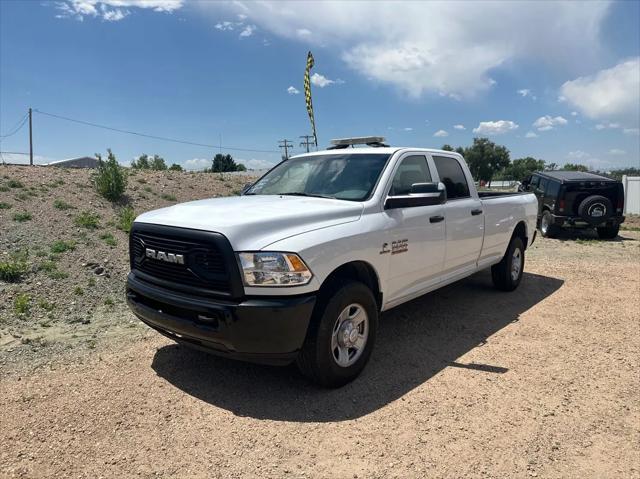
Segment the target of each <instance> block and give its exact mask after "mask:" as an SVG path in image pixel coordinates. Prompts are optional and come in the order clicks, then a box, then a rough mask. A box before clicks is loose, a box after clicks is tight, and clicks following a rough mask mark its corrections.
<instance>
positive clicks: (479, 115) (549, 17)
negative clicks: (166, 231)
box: [0, 0, 640, 170]
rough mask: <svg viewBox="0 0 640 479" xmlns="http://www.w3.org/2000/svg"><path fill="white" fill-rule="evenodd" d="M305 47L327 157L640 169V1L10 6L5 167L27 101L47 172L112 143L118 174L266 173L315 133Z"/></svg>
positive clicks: (109, 0) (2, 143)
mask: <svg viewBox="0 0 640 479" xmlns="http://www.w3.org/2000/svg"><path fill="white" fill-rule="evenodd" d="M309 50H311V51H312V52H313V55H314V58H315V66H314V68H313V69H312V70H311V73H312V78H311V79H312V86H311V88H312V95H313V102H314V110H315V120H316V125H317V134H318V143H319V146H320V147H324V146H327V145H328V144H329V141H330V139H332V138H341V137H349V136H364V135H379V136H384V137H385V138H386V139H387V142H388V143H390V144H391V145H393V146H414V147H433V148H440V147H441V146H442V145H443V144H445V143H446V144H450V145H453V146H467V145H469V144H471V143H472V141H473V138H474V137H479V136H486V137H489V138H490V139H491V140H492V141H495V142H496V143H499V144H502V145H505V146H507V148H508V149H509V150H510V151H511V158H512V159H515V158H521V157H525V156H533V157H536V158H541V159H544V160H545V161H547V162H553V163H556V164H558V165H563V164H565V163H567V162H571V163H580V164H584V165H587V166H589V167H590V168H592V169H599V170H611V169H615V168H620V167H626V166H635V167H640V136H639V127H640V2H638V1H624V2H597V1H589V2H578V1H571V2H555V3H554V2H526V1H520V2H501V1H500V2H464V1H458V2H407V3H397V2H395V3H386V2H371V3H367V2H363V1H359V2H277V1H276V2H272V1H264V2H242V1H235V2H228V3H225V2H212V1H211V2H187V1H183V0H139V1H133V0H104V1H99V0H60V1H55V2H41V1H36V0H34V1H12V0H2V1H0V136H2V138H0V151H2V152H3V153H2V157H3V159H4V160H5V161H11V162H19V161H22V162H24V161H25V160H27V159H28V157H26V156H23V155H17V154H16V153H23V152H28V151H29V150H28V149H29V143H28V141H29V140H28V128H27V124H24V125H23V126H22V127H21V128H18V129H17V131H16V132H15V133H14V130H16V128H17V127H19V126H20V125H21V121H22V119H23V117H24V115H25V114H26V112H27V110H28V108H29V107H31V108H33V109H34V110H37V111H34V113H33V145H34V155H35V158H36V161H37V162H40V163H45V162H48V161H53V160H59V159H64V158H71V157H78V156H93V155H94V154H95V153H102V154H105V152H106V149H107V148H111V149H112V150H113V152H114V153H115V154H116V156H117V158H118V160H119V161H120V162H121V163H123V164H128V163H129V162H130V161H131V160H132V159H135V158H136V157H137V156H139V155H140V154H142V153H146V154H149V155H153V154H159V155H160V156H162V157H164V158H165V159H166V161H167V162H168V163H178V164H181V165H183V166H185V167H186V168H189V169H200V168H204V167H206V166H208V165H210V163H211V159H212V157H213V155H214V154H216V153H218V152H219V151H222V152H223V153H230V154H232V155H233V157H234V159H236V161H239V162H242V163H244V164H245V165H246V166H247V167H249V168H253V169H263V168H266V167H269V166H272V165H273V164H275V163H276V162H278V161H279V160H280V157H281V153H280V150H279V148H278V141H279V140H282V139H285V138H286V139H289V140H291V141H293V143H294V149H293V151H294V153H300V152H302V151H303V147H301V146H299V143H300V141H301V140H300V138H299V136H300V135H306V134H309V133H310V131H311V127H310V123H309V119H308V116H307V111H306V107H305V99H304V93H303V75H304V69H305V64H306V56H307V51H309ZM51 114H53V115H58V116H63V117H66V118H71V119H75V120H80V121H84V122H89V123H94V124H99V125H104V126H108V127H111V128H115V129H121V130H128V131H134V132H138V133H143V134H146V135H151V136H156V137H165V138H173V139H178V140H184V141H187V142H191V143H199V144H202V145H208V146H196V145H189V144H184V143H176V142H168V141H163V140H160V139H153V138H147V137H143V136H138V135H129V134H123V133H120V132H116V131H111V130H105V129H100V128H96V127H92V126H89V125H86V124H81V123H77V122H71V121H68V120H63V119H61V118H57V117H54V116H50V115H51ZM7 135H9V136H7ZM220 145H221V146H222V148H221V149H220ZM233 148H235V149H233ZM12 152H13V153H12Z"/></svg>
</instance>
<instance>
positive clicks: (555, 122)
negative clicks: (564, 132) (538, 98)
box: [533, 115, 568, 131]
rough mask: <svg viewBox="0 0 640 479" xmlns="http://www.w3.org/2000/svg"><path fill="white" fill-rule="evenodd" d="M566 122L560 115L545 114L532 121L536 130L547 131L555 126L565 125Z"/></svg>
mask: <svg viewBox="0 0 640 479" xmlns="http://www.w3.org/2000/svg"><path fill="white" fill-rule="evenodd" d="M567 123H568V122H567V120H566V119H565V118H563V117H561V116H556V117H552V116H550V115H545V116H541V117H540V118H538V119H537V120H536V121H534V122H533V127H534V128H537V129H538V131H548V130H553V128H554V127H556V126H562V125H566V124H567Z"/></svg>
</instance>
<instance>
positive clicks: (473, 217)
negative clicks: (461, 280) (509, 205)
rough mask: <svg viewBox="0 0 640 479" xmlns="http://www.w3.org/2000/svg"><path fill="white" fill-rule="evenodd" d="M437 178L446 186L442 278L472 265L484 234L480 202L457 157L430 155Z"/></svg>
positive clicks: (480, 247)
mask: <svg viewBox="0 0 640 479" xmlns="http://www.w3.org/2000/svg"><path fill="white" fill-rule="evenodd" d="M433 162H434V164H435V168H436V171H437V173H438V178H439V180H440V181H441V182H442V183H444V185H445V187H446V188H447V202H446V204H445V228H446V235H445V236H446V244H445V260H444V268H443V271H442V273H443V279H445V280H446V279H447V278H448V277H449V276H455V275H456V274H459V273H463V272H465V271H469V270H472V269H475V268H476V263H477V261H478V257H479V256H480V251H481V250H482V239H483V237H484V214H483V211H482V202H481V201H480V199H479V198H477V197H476V198H474V197H473V196H472V195H471V188H470V187H469V183H470V182H471V181H473V180H472V179H471V178H470V177H469V178H468V177H467V175H466V174H465V171H464V169H463V167H462V164H461V163H460V160H458V159H457V158H454V157H449V156H440V155H435V156H433Z"/></svg>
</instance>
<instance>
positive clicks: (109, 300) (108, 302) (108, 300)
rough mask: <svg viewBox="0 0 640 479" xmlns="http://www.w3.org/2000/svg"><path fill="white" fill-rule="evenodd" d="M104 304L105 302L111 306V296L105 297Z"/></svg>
mask: <svg viewBox="0 0 640 479" xmlns="http://www.w3.org/2000/svg"><path fill="white" fill-rule="evenodd" d="M104 304H105V305H106V306H113V304H114V303H113V299H111V298H106V299H105V300H104Z"/></svg>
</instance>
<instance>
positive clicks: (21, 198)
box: [14, 192, 29, 201]
mask: <svg viewBox="0 0 640 479" xmlns="http://www.w3.org/2000/svg"><path fill="white" fill-rule="evenodd" d="M14 198H15V199H16V200H18V201H27V200H28V199H29V195H28V194H27V193H24V192H23V193H18V194H17V195H16V196H14Z"/></svg>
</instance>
